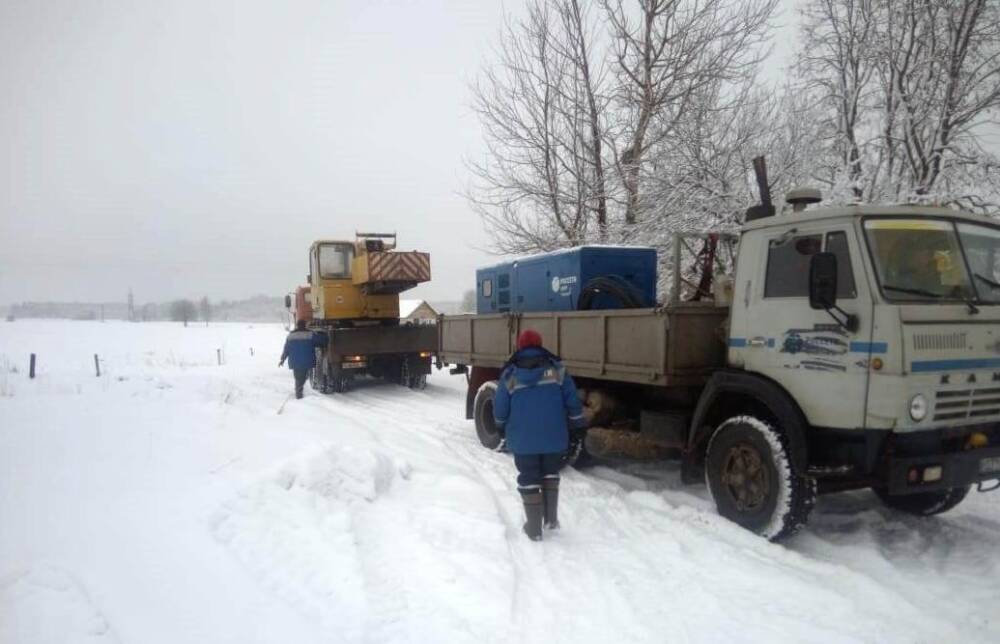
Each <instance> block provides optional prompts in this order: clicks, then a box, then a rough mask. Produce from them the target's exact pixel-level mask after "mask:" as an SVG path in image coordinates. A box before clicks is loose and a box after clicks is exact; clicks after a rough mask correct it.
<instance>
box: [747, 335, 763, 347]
mask: <svg viewBox="0 0 1000 644" xmlns="http://www.w3.org/2000/svg"><path fill="white" fill-rule="evenodd" d="M747 346H748V347H766V346H767V338H761V337H756V338H750V339H749V340H747Z"/></svg>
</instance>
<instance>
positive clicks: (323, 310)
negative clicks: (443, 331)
mask: <svg viewBox="0 0 1000 644" xmlns="http://www.w3.org/2000/svg"><path fill="white" fill-rule="evenodd" d="M428 280H430V257H429V255H428V254H427V253H422V252H417V251H405V252H402V251H398V250H396V235H395V233H357V234H356V235H355V239H354V241H344V240H319V241H315V242H313V243H312V245H311V246H310V248H309V276H308V279H307V281H308V286H307V287H304V288H300V291H301V292H302V293H303V300H302V302H304V301H305V300H304V296H305V294H308V296H309V300H310V304H311V309H312V311H311V313H312V315H311V317H309V318H307V319H308V321H307V324H308V326H309V328H310V329H312V330H313V331H316V332H319V333H323V334H326V336H327V339H328V342H327V346H326V347H325V348H323V349H317V360H316V368H315V369H313V371H312V376H311V382H312V386H313V388H314V389H317V390H319V391H321V392H323V393H333V392H343V391H346V390H347V389H348V388H349V387H350V385H351V383H352V382H353V381H354V379H355V377H356V376H360V375H364V374H367V375H371V376H375V377H379V378H384V379H386V380H390V381H393V382H398V383H401V384H404V385H406V386H408V387H411V388H414V389H420V388H423V387H424V385H425V383H426V378H427V374H428V373H430V368H431V357H432V356H433V355H434V353H435V352H436V349H437V337H436V334H435V332H434V329H428V328H422V327H417V326H409V325H401V324H400V320H399V293H400V292H402V291H405V290H407V289H410V288H413V287H414V286H416V285H417V284H420V283H422V282H426V281H428ZM299 303H300V300H299V298H298V292H297V297H296V305H298V304H299ZM290 304H291V301H290V298H289V301H288V303H287V304H286V306H290ZM303 317H304V316H303ZM297 319H300V318H297Z"/></svg>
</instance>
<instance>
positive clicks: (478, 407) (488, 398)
mask: <svg viewBox="0 0 1000 644" xmlns="http://www.w3.org/2000/svg"><path fill="white" fill-rule="evenodd" d="M496 395H497V381H496V380H489V381H487V382H484V383H483V384H482V385H481V386H480V387H479V390H478V391H477V392H476V399H475V402H474V403H473V406H472V418H473V421H474V422H475V424H476V435H477V436H478V437H479V442H480V443H481V444H482V446H483V447H485V448H487V449H491V450H493V451H506V449H505V447H504V438H503V434H501V432H500V429H499V428H498V427H497V425H496V421H495V420H494V418H493V400H494V398H496ZM581 456H584V450H583V440H582V439H581V438H579V437H574V436H572V435H570V441H569V449H568V450H566V454H565V455H564V456H563V459H562V467H566V466H567V465H574V464H576V463H577V462H578V461H581V462H582V461H583V459H582V458H581Z"/></svg>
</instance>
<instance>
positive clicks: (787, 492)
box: [705, 416, 816, 541]
mask: <svg viewBox="0 0 1000 644" xmlns="http://www.w3.org/2000/svg"><path fill="white" fill-rule="evenodd" d="M787 442H788V441H787V438H786V437H785V436H784V435H783V433H782V432H781V431H779V430H778V429H776V428H775V427H774V426H772V425H771V424H769V423H767V422H765V421H763V420H761V419H759V418H755V417H753V416H735V417H733V418H730V419H728V420H726V421H724V422H723V423H722V424H720V425H719V427H718V428H717V429H716V430H715V433H714V434H713V435H712V438H711V440H710V441H709V443H708V450H707V453H706V458H705V482H706V484H707V485H708V489H709V491H710V492H711V494H712V499H713V500H714V501H715V506H716V508H717V509H718V511H719V514H720V515H722V516H724V517H726V518H727V519H729V520H730V521H733V522H734V523H737V524H739V525H741V526H743V527H744V528H746V529H748V530H751V531H753V532H756V533H757V534H759V535H761V536H762V537H765V538H766V539H770V540H771V541H777V540H779V539H783V538H785V537H789V536H791V535H793V534H795V533H796V532H797V531H798V530H799V529H800V528H801V527H802V526H804V525H805V524H806V521H807V520H808V518H809V512H810V511H811V510H812V507H813V504H814V502H815V500H816V484H815V481H814V480H813V479H810V478H808V477H805V476H801V475H800V473H799V472H796V471H795V468H794V466H793V464H792V460H791V458H789V455H788V454H789V450H788V446H787Z"/></svg>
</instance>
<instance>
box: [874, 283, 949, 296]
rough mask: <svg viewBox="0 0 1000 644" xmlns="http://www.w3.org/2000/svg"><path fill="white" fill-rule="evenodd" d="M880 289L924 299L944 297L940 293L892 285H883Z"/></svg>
mask: <svg viewBox="0 0 1000 644" xmlns="http://www.w3.org/2000/svg"><path fill="white" fill-rule="evenodd" d="M882 288H884V289H885V290H887V291H897V292H899V293H907V294H909V295H923V296H924V297H933V298H935V299H936V298H941V297H944V294H942V293H934V292H932V291H926V290H924V289H922V288H905V287H902V286H893V285H892V284H883V285H882Z"/></svg>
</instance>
